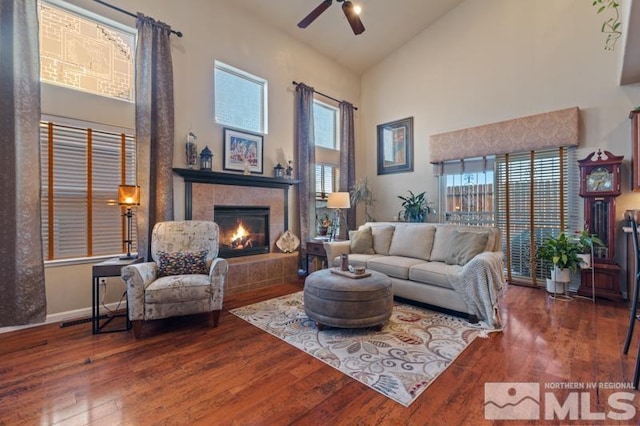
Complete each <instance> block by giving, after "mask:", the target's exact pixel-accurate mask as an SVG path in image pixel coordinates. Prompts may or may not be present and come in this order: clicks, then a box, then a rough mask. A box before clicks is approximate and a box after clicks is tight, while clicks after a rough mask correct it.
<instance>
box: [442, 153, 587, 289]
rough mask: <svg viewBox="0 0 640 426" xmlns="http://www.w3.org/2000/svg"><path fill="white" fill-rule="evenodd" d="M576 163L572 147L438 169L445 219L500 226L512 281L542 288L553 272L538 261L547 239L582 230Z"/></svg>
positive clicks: (508, 272)
mask: <svg viewBox="0 0 640 426" xmlns="http://www.w3.org/2000/svg"><path fill="white" fill-rule="evenodd" d="M575 164H576V158H575V149H573V148H572V149H562V150H557V149H556V150H549V151H540V152H530V153H523V154H509V155H501V156H497V157H495V159H494V158H482V159H471V160H464V161H452V162H448V163H445V164H443V165H438V166H437V167H438V168H439V169H440V170H439V174H440V175H441V178H440V181H441V191H442V192H441V197H440V200H441V203H442V205H441V211H443V212H444V220H445V221H446V222H448V223H458V224H466V225H490V226H497V227H499V228H500V230H501V234H502V242H503V244H502V245H503V250H504V252H505V267H506V269H507V271H506V272H507V278H508V281H509V282H511V283H521V284H532V283H536V284H538V283H539V281H540V280H541V279H543V278H546V277H547V276H546V274H547V271H548V270H549V267H548V265H540V264H539V262H536V260H535V252H536V249H537V247H538V246H539V245H540V244H541V243H542V241H543V240H544V238H545V237H546V236H547V235H557V234H558V233H559V232H561V231H567V230H572V229H573V230H576V229H580V227H579V226H578V211H579V198H578V197H577V196H576V194H577V193H578V190H577V185H578V172H577V167H576V166H575ZM569 165H574V167H569ZM436 171H438V169H436Z"/></svg>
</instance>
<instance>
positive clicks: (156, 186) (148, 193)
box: [136, 14, 174, 260]
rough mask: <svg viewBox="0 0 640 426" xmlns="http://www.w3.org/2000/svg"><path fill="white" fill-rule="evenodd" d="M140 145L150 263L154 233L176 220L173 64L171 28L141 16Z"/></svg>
mask: <svg viewBox="0 0 640 426" xmlns="http://www.w3.org/2000/svg"><path fill="white" fill-rule="evenodd" d="M137 28H138V45H137V49H136V146H137V151H136V152H137V157H138V158H137V170H138V172H137V174H138V185H140V192H141V194H140V207H139V208H138V209H137V219H136V223H137V226H138V228H137V229H138V255H139V256H140V257H144V258H145V259H147V260H149V253H150V244H151V230H152V229H153V226H154V225H155V224H156V222H162V221H165V220H173V171H172V165H173V139H174V105H173V65H172V62H171V45H170V41H169V36H170V34H171V27H169V26H168V25H166V24H164V23H162V22H156V21H154V20H153V19H151V18H148V17H146V16H144V15H142V14H138V19H137Z"/></svg>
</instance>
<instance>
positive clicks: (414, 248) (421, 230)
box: [389, 223, 436, 260]
mask: <svg viewBox="0 0 640 426" xmlns="http://www.w3.org/2000/svg"><path fill="white" fill-rule="evenodd" d="M435 234H436V228H435V226H433V225H432V224H428V223H398V224H396V226H395V230H394V231H393V238H392V239H391V246H390V247H389V255H391V256H404V257H413V258H416V259H423V260H429V259H430V255H431V249H432V247H433V241H434V236H435Z"/></svg>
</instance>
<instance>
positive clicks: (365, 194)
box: [351, 178, 375, 222]
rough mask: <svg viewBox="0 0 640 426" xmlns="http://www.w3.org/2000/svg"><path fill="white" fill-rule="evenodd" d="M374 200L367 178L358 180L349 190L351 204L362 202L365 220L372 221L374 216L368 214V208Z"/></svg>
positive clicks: (356, 204)
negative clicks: (351, 189) (350, 190)
mask: <svg viewBox="0 0 640 426" xmlns="http://www.w3.org/2000/svg"><path fill="white" fill-rule="evenodd" d="M374 202H375V200H374V198H373V191H372V190H371V188H369V182H368V181H367V178H364V180H361V181H359V182H358V183H357V184H356V186H355V188H354V189H353V191H352V192H351V205H352V206H353V207H357V206H358V204H364V215H365V218H366V221H367V222H374V221H375V218H374V217H372V216H371V215H370V214H369V210H368V208H369V207H371V206H373V203H374Z"/></svg>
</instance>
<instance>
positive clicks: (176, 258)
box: [158, 250, 209, 277]
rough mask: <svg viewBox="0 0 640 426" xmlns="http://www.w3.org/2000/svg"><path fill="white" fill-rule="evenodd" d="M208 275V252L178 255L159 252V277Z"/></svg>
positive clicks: (178, 253) (185, 252) (177, 253)
mask: <svg viewBox="0 0 640 426" xmlns="http://www.w3.org/2000/svg"><path fill="white" fill-rule="evenodd" d="M208 273H209V268H208V267H207V250H200V251H197V252H190V251H184V252H176V253H167V252H166V251H159V252H158V277H166V276H170V275H185V274H208Z"/></svg>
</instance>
